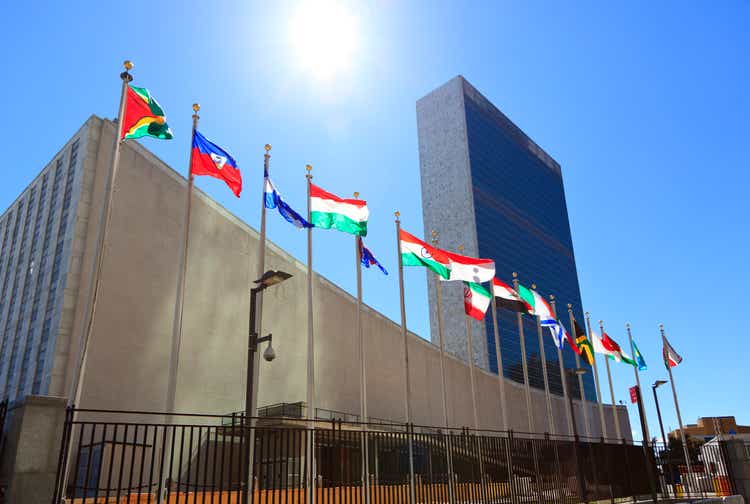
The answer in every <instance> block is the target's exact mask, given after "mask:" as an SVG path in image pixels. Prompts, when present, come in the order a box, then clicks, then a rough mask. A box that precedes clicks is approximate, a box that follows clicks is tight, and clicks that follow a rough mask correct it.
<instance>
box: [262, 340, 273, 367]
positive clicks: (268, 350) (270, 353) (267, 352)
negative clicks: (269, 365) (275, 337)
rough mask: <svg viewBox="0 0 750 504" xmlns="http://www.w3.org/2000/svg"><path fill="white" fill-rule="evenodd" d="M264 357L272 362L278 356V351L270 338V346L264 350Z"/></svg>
mask: <svg viewBox="0 0 750 504" xmlns="http://www.w3.org/2000/svg"><path fill="white" fill-rule="evenodd" d="M263 358H264V359H265V360H266V362H271V361H273V360H274V359H275V358H276V351H275V350H274V349H273V347H272V346H271V340H268V346H267V347H266V349H265V350H263Z"/></svg>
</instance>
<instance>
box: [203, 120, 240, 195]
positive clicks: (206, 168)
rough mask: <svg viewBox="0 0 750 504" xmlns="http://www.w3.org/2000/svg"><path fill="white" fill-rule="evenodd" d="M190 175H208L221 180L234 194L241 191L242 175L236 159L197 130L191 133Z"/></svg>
mask: <svg viewBox="0 0 750 504" xmlns="http://www.w3.org/2000/svg"><path fill="white" fill-rule="evenodd" d="M190 173H191V174H192V175H208V176H209V177H213V178H217V179H219V180H223V181H224V182H226V184H227V185H228V186H229V189H231V190H232V192H233V193H234V195H235V196H237V197H238V198H239V197H240V193H241V192H242V176H241V175H240V169H239V168H237V161H235V160H234V158H233V157H232V156H231V155H230V154H229V153H228V152H227V151H225V150H224V149H222V148H221V147H219V146H218V145H216V144H215V143H213V142H211V141H209V140H208V139H207V138H206V137H204V136H203V135H201V134H200V133H199V132H198V130H196V131H195V134H194V135H193V160H192V163H191V164H190Z"/></svg>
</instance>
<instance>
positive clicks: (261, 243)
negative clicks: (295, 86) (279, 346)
mask: <svg viewBox="0 0 750 504" xmlns="http://www.w3.org/2000/svg"><path fill="white" fill-rule="evenodd" d="M263 149H264V150H265V153H264V154H263V184H262V185H261V193H260V201H261V203H260V236H259V237H258V263H257V267H256V270H255V274H256V277H255V278H256V279H260V278H262V277H263V273H265V271H264V270H265V269H266V195H265V193H266V177H268V176H270V173H269V171H270V169H271V166H270V160H271V154H270V153H271V145H270V144H266V145H265V146H264V147H263ZM255 296H256V298H255V306H256V307H257V308H256V315H255V327H254V328H251V330H252V329H255V334H263V290H260V291H258V292H257V294H256V295H255ZM253 355H254V356H255V363H254V365H253V390H252V393H253V397H252V401H251V404H250V405H249V410H250V418H247V419H245V422H246V424H247V425H248V426H249V427H250V432H249V433H248V437H247V439H248V449H249V450H250V454H249V456H248V464H247V468H246V470H247V482H248V495H253V492H254V485H255V480H254V479H253V473H254V472H253V467H254V466H255V422H256V419H255V417H257V416H258V383H259V381H260V379H259V378H260V352H254V353H253ZM248 365H250V363H248ZM245 379H247V378H246V377H245ZM245 409H246V410H247V409H248V405H245Z"/></svg>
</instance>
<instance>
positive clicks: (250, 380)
mask: <svg viewBox="0 0 750 504" xmlns="http://www.w3.org/2000/svg"><path fill="white" fill-rule="evenodd" d="M262 290H263V288H262V287H253V288H252V289H250V317H249V318H250V324H249V325H248V328H249V329H248V337H247V379H246V382H245V421H244V425H243V427H244V428H246V429H248V433H247V435H246V436H245V439H247V442H246V444H245V453H244V455H245V464H246V466H245V488H244V491H243V492H242V497H243V500H242V502H243V503H244V504H250V496H251V495H252V493H251V492H252V480H253V468H252V467H253V461H252V453H253V443H252V441H253V438H252V437H251V436H250V434H251V432H252V430H253V429H251V418H252V416H253V415H252V407H253V406H252V405H253V390H254V376H255V353H256V352H255V348H256V345H257V343H256V339H257V336H258V334H257V333H256V332H255V327H256V322H257V320H256V313H257V311H256V310H257V304H256V303H257V300H258V293H259V292H261V291H262Z"/></svg>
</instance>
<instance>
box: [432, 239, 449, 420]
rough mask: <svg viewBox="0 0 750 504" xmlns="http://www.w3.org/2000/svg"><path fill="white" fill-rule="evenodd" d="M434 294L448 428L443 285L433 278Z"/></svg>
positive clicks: (435, 243) (444, 414)
mask: <svg viewBox="0 0 750 504" xmlns="http://www.w3.org/2000/svg"><path fill="white" fill-rule="evenodd" d="M432 244H433V245H434V246H435V247H437V245H438V232H437V231H435V230H433V231H432ZM435 296H436V298H437V323H438V339H439V340H440V379H441V380H442V383H443V423H444V425H445V427H446V428H448V395H447V390H446V383H445V341H444V339H443V285H442V284H441V283H440V279H439V278H436V279H435Z"/></svg>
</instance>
